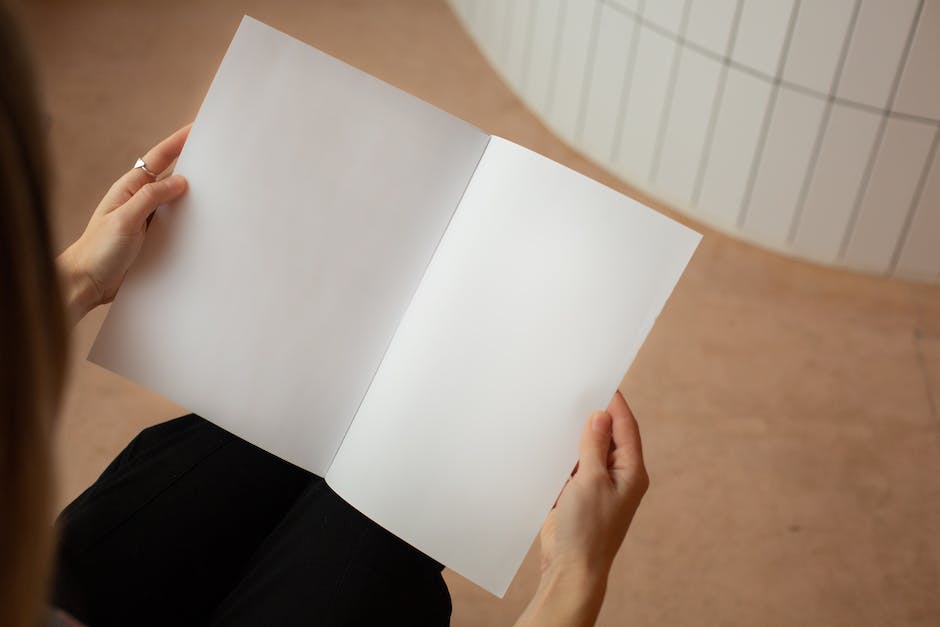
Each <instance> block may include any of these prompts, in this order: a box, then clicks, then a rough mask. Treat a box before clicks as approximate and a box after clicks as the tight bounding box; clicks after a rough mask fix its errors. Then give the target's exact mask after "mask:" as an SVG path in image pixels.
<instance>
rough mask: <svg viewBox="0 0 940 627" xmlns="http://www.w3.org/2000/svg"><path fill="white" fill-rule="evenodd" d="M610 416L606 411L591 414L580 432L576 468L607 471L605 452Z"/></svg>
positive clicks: (607, 446) (609, 436) (608, 446)
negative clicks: (578, 457)
mask: <svg viewBox="0 0 940 627" xmlns="http://www.w3.org/2000/svg"><path fill="white" fill-rule="evenodd" d="M610 438H611V416H610V414H608V413H607V412H606V411H597V412H594V413H593V414H591V417H590V418H588V421H587V423H586V424H585V425H584V431H582V432H581V444H580V446H579V456H580V459H579V460H578V470H579V471H583V470H601V471H603V472H604V473H606V472H607V452H608V451H609V450H610Z"/></svg>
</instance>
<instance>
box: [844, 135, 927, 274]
mask: <svg viewBox="0 0 940 627" xmlns="http://www.w3.org/2000/svg"><path fill="white" fill-rule="evenodd" d="M925 130H926V129H925V128H924V126H923V125H922V124H920V123H918V122H912V121H910V120H900V119H896V120H888V123H887V126H886V127H885V131H884V137H883V138H882V141H881V146H880V147H879V150H878V154H877V157H876V158H875V162H874V167H873V168H872V172H871V176H870V178H869V181H868V185H867V186H866V188H865V195H864V196H863V197H862V202H861V204H860V205H859V208H858V217H857V219H856V221H855V224H854V225H853V228H852V229H851V231H850V232H849V237H848V247H847V248H846V250H845V257H844V259H845V261H846V262H847V263H850V264H852V265H853V266H856V267H859V268H863V269H866V270H870V271H872V272H885V271H887V270H888V267H889V265H890V263H891V256H892V254H893V253H894V249H895V246H896V245H897V242H898V238H899V237H900V236H901V230H902V228H903V226H904V219H905V216H906V215H907V213H908V210H909V208H910V206H911V203H912V202H913V200H914V194H915V192H916V190H917V183H918V181H919V180H920V177H921V173H922V172H923V171H924V167H925V165H926V163H927V156H928V154H929V152H930V146H931V143H932V141H933V133H931V132H925Z"/></svg>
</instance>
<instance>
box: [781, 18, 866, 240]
mask: <svg viewBox="0 0 940 627" xmlns="http://www.w3.org/2000/svg"><path fill="white" fill-rule="evenodd" d="M861 6H862V0H855V6H854V7H853V8H852V15H851V17H850V18H849V25H848V27H847V28H846V29H845V37H844V39H843V40H842V49H841V50H840V52H839V59H838V61H837V62H836V68H835V71H834V72H833V74H832V80H831V81H830V83H829V94H830V98H829V99H828V100H827V101H826V105H825V108H824V109H823V116H822V119H821V120H820V121H819V128H817V129H816V140H815V141H814V142H813V149H812V152H811V153H810V157H809V163H808V164H807V165H806V172H804V173H803V184H802V185H801V186H800V194H799V196H797V198H796V207H795V208H794V210H793V216H792V217H791V218H790V228H789V230H788V231H787V243H788V244H793V242H794V241H795V240H796V233H797V230H798V229H799V227H800V222H801V221H802V219H803V210H804V208H805V206H806V198H807V196H808V195H809V186H810V184H811V183H812V181H813V179H814V178H815V174H816V164H817V163H818V162H819V153H820V152H821V151H822V145H823V139H824V138H825V136H826V132H827V131H828V129H829V118H830V117H831V116H832V107H833V102H834V101H835V93H836V91H837V90H838V89H839V83H840V82H841V81H842V70H843V69H844V68H845V60H846V59H847V58H848V56H849V46H850V44H851V43H852V37H853V36H854V35H855V25H856V23H857V22H858V14H859V10H860V9H861Z"/></svg>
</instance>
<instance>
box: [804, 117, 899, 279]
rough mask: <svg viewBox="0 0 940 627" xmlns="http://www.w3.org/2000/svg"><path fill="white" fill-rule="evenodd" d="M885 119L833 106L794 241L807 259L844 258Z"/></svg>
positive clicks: (830, 259)
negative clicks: (847, 236) (843, 246)
mask: <svg viewBox="0 0 940 627" xmlns="http://www.w3.org/2000/svg"><path fill="white" fill-rule="evenodd" d="M880 121H881V117H880V116H878V115H877V114H874V113H870V112H868V111H861V110H858V109H853V108H850V107H844V106H841V105H835V106H834V107H833V108H832V115H831V116H830V117H829V123H828V125H827V127H826V130H825V135H824V136H823V142H822V146H821V148H820V151H819V159H818V160H817V162H816V168H815V170H814V171H813V173H812V176H811V179H810V183H809V189H808V191H807V194H806V201H805V203H804V205H803V212H802V214H801V217H800V221H799V224H797V231H796V239H795V241H794V242H793V244H794V246H795V248H796V250H798V251H800V252H802V253H803V254H804V255H806V256H809V257H811V258H813V259H816V260H820V261H825V262H827V263H834V262H835V261H836V260H837V259H838V257H839V248H840V246H841V244H842V240H843V238H844V236H845V229H846V227H847V225H848V224H849V220H850V219H851V215H852V210H853V208H854V206H855V199H856V196H857V194H858V190H859V187H860V186H861V185H862V184H863V183H864V180H865V168H866V166H867V163H868V158H869V156H870V155H871V151H872V147H873V146H874V143H875V136H876V135H877V133H878V125H879V123H880Z"/></svg>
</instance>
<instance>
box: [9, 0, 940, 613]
mask: <svg viewBox="0 0 940 627" xmlns="http://www.w3.org/2000/svg"><path fill="white" fill-rule="evenodd" d="M21 4H23V6H21V7H20V8H21V9H22V11H21V12H22V23H23V26H24V29H25V30H26V32H27V34H28V37H29V39H30V40H31V42H32V44H33V46H34V48H35V51H36V56H37V64H38V67H39V71H40V74H41V78H42V85H43V89H44V92H45V101H46V104H45V106H46V108H47V110H48V113H49V116H50V119H51V123H50V143H51V153H52V161H53V165H54V168H55V172H56V176H57V180H56V184H55V203H56V208H57V215H56V218H57V223H56V231H57V233H56V235H57V238H58V241H59V242H60V243H61V244H62V245H64V244H65V243H67V242H68V241H70V240H71V239H73V238H74V237H76V236H77V235H78V234H79V233H80V231H81V228H82V227H83V225H84V223H85V221H86V220H87V217H88V215H89V214H90V212H91V211H92V209H93V207H94V206H95V204H96V203H97V201H98V199H99V197H100V196H101V194H102V193H103V192H104V190H105V189H106V188H107V187H108V185H109V184H110V183H111V182H112V181H113V180H114V179H115V178H116V177H117V176H119V175H120V174H121V173H122V172H123V171H124V170H125V169H127V168H128V167H129V166H130V165H131V164H132V163H133V162H134V159H135V158H136V157H137V156H138V154H139V153H142V152H143V151H144V150H145V149H146V148H147V147H149V146H150V145H151V144H152V143H154V142H155V141H156V140H158V139H160V138H161V137H163V136H164V135H166V134H167V133H168V132H170V131H171V130H173V129H175V128H176V127H178V126H180V125H181V124H182V123H184V122H185V121H187V120H190V119H192V117H193V116H194V114H195V112H196V110H197V109H198V106H199V103H200V101H201V99H202V97H203V95H204V93H205V91H206V89H207V87H208V85H209V81H210V80H211V78H212V76H213V73H214V71H215V69H216V67H217V64H218V62H219V60H220V59H221V57H222V55H223V53H224V51H225V47H226V45H227V44H228V41H229V40H230V38H231V36H232V34H233V32H234V30H235V27H236V25H237V24H238V21H239V19H240V17H241V15H242V14H243V13H249V14H251V15H253V16H255V17H257V18H259V19H261V20H263V21H265V22H268V23H270V24H271V25H273V26H275V27H277V28H280V29H282V30H285V31H287V32H288V33H290V34H292V35H295V36H297V37H299V38H300V39H302V40H304V41H306V42H309V43H312V44H314V45H316V46H318V47H320V48H322V49H323V50H325V51H327V52H329V53H331V54H333V55H335V56H337V57H339V58H341V59H344V60H346V61H348V62H350V63H352V64H354V65H356V66H358V67H360V68H363V69H365V70H366V71H368V72H370V73H372V74H375V75H376V76H379V77H381V78H383V79H385V80H387V81H388V82H390V83H393V84H395V85H398V86H400V87H402V88H404V89H406V90H408V91H410V92H412V93H414V94H416V95H418V96H420V97H422V98H424V99H426V100H428V101H430V102H432V103H434V104H436V105H438V106H440V107H442V108H443V109H445V110H448V111H450V112H452V113H454V114H456V115H458V116H460V117H462V118H464V119H466V120H468V121H470V122H472V123H474V124H476V125H478V126H480V127H481V128H483V129H485V130H487V131H489V132H492V133H495V134H499V135H503V136H505V137H508V138H510V139H512V140H514V141H516V142H519V143H521V144H523V145H526V146H529V147H531V148H533V149H535V150H537V151H539V152H542V153H544V154H546V155H548V156H550V157H551V158H553V159H556V160H558V161H560V162H562V163H566V164H568V165H569V166H571V167H573V168H575V169H577V170H580V171H582V172H584V173H586V174H588V175H589V176H592V177H594V178H596V179H598V180H601V181H603V182H605V183H607V184H608V185H611V186H613V187H616V188H619V189H621V190H624V191H626V192H627V193H632V194H634V195H637V196H638V197H640V198H641V199H642V194H637V193H636V192H635V190H630V189H629V188H627V187H626V186H625V185H623V184H621V183H619V182H618V181H616V180H615V179H614V178H612V177H611V176H610V175H609V174H607V173H606V172H604V171H602V170H601V169H599V168H597V167H596V166H594V165H592V164H591V163H590V162H589V161H587V160H586V159H585V158H584V157H582V156H580V155H579V154H577V153H575V152H574V151H572V150H571V149H569V148H568V147H566V146H565V145H564V144H562V143H561V142H560V141H559V140H558V139H556V138H555V137H554V136H553V135H552V134H551V133H549V132H548V131H547V130H546V129H545V128H544V127H543V126H542V125H541V124H540V123H539V122H538V121H537V120H536V119H535V118H534V117H533V116H532V115H531V114H530V113H529V112H528V111H527V110H526V109H525V108H524V107H523V106H522V104H521V103H520V102H519V100H518V99H516V98H515V97H514V96H513V94H512V93H511V92H510V91H508V89H507V88H506V87H505V86H504V85H503V84H502V83H501V82H500V80H499V79H498V77H497V76H496V74H495V73H494V72H493V71H492V70H491V69H490V68H489V67H488V66H487V64H486V63H485V61H484V60H483V58H482V56H481V55H480V54H479V52H478V51H477V49H476V48H475V47H474V45H473V43H472V42H471V40H470V39H469V38H468V37H467V35H466V34H465V33H464V32H463V31H462V30H461V28H460V26H459V24H458V23H457V21H456V19H455V18H454V16H453V14H452V13H451V11H450V10H449V9H448V8H447V6H446V5H444V4H443V2H441V1H432V0H424V1H422V0H408V1H391V0H387V1H371V2H367V1H365V0H356V1H351V0H332V1H322V2H300V1H287V0H284V1H277V2H274V1H266V2H265V1H261V0H257V1H255V2H226V1H224V0H206V1H203V2H198V3H196V2H186V1H182V0H177V1H174V2H159V3H158V2H137V3H128V2H83V3H77V2H68V3H66V2H51V1H44V2H32V3H29V4H28V5H26V3H25V2H23V1H22V0H21ZM699 228H701V227H699ZM938 245H940V241H938ZM104 314H105V311H103V310H101V311H96V312H94V313H93V314H92V315H90V316H89V317H88V318H87V319H86V320H85V321H83V322H82V323H81V324H80V325H79V326H78V328H77V330H76V334H75V335H76V339H75V346H76V351H75V352H76V357H75V366H74V369H73V376H72V386H71V390H70V393H69V394H68V398H67V402H66V404H65V407H64V411H63V413H62V425H61V429H60V432H59V450H60V454H61V457H60V459H61V464H60V476H61V489H60V495H59V502H60V503H62V504H64V503H66V502H67V501H68V500H70V499H71V498H72V497H74V496H75V495H76V494H77V493H78V492H79V491H80V490H81V489H82V488H83V487H85V486H86V485H87V484H89V483H90V482H91V481H92V480H93V479H94V478H95V477H96V476H97V474H98V473H99V472H100V471H101V470H102V469H103V468H104V466H105V465H106V463H107V462H108V461H109V460H110V459H111V457H112V456H113V455H114V454H115V453H116V452H117V451H118V450H119V449H120V448H121V447H123V446H124V444H126V443H127V441H129V440H130V439H131V437H133V435H134V434H136V433H137V431H138V430H139V429H140V428H142V427H144V426H146V425H149V424H152V423H155V422H158V421H162V420H164V419H167V418H170V417H172V416H175V415H177V414H178V413H180V412H181V411H182V410H181V409H180V408H178V407H175V406H174V405H173V404H172V403H170V402H168V401H166V400H163V399H160V398H158V397H156V396H154V395H153V394H151V393H148V392H147V391H145V390H143V389H140V388H139V387H136V386H134V385H133V384H130V383H128V382H126V381H123V380H121V379H119V378H118V377H116V376H114V375H111V374H109V373H107V372H105V371H103V370H101V369H99V368H97V367H95V366H92V365H90V364H88V363H85V362H84V361H83V359H82V358H83V356H84V355H85V353H86V352H87V349H88V347H89V346H90V344H91V341H92V339H93V338H94V336H95V333H96V331H97V328H98V326H99V324H100V323H101V320H102V319H103V316H104ZM154 332H159V329H155V330H154ZM623 389H624V390H625V391H626V392H627V396H628V398H629V399H630V402H631V403H632V405H633V407H634V409H635V411H636V413H637V415H638V417H639V420H640V422H641V427H642V430H643V436H644V442H645V447H646V451H647V459H648V464H649V468H650V474H651V476H652V489H651V490H650V492H649V494H648V496H647V498H646V500H645V501H644V503H643V506H642V507H641V508H640V512H639V514H638V516H637V518H636V521H635V523H634V527H633V529H632V531H631V532H630V534H629V536H628V538H627V541H626V543H625V544H624V547H623V549H622V551H621V553H620V555H619V557H618V559H617V561H616V563H615V567H614V570H613V573H612V575H611V579H610V586H609V589H608V594H607V601H606V604H605V606H604V610H603V612H602V614H601V618H600V621H599V624H600V625H627V624H629V625H690V624H696V625H701V624H705V625H715V624H727V625H860V626H861V625H937V624H940V480H938V477H940V415H938V404H940V288H937V287H928V286H922V285H913V284H905V283H900V282H895V281H888V280H883V279H878V278H871V277H864V276H858V275H852V274H847V273H845V272H841V271H833V270H830V269H826V268H821V267H817V266H813V265H810V264H806V263H802V262H798V261H793V260H790V259H785V258H782V257H779V256H777V255H774V254H770V253H766V252H763V251H761V250H758V249H756V248H754V247H751V246H748V245H745V244H741V243H738V242H735V241H733V240H731V239H728V238H727V237H724V236H722V235H720V234H716V233H714V232H711V231H708V230H706V236H705V239H704V241H703V243H702V246H701V247H700V249H699V251H698V253H697V254H696V256H695V258H694V259H693V261H692V264H691V265H690V266H689V269H688V272H687V273H686V275H685V277H684V278H683V279H682V281H681V282H680V284H679V286H678V288H677V289H676V291H675V293H674V295H673V297H672V299H671V301H670V302H669V303H668V304H667V306H666V310H665V311H664V313H663V315H662V317H661V318H660V320H659V323H658V324H657V326H656V328H655V329H654V330H653V332H652V334H651V335H650V338H649V340H648V341H647V343H646V345H645V346H644V348H643V350H642V351H641V353H640V355H639V357H638V359H637V361H636V362H635V363H634V365H633V367H632V369H631V371H630V372H629V374H628V375H627V377H626V379H625V381H624V386H623ZM536 558H537V547H536V548H534V550H533V551H532V552H531V553H530V555H529V558H528V559H527V560H526V562H525V564H524V566H523V568H522V570H521V572H520V573H519V575H518V577H517V578H516V580H515V583H514V584H513V586H512V588H511V589H510V591H509V593H508V595H507V596H506V598H505V599H504V600H502V601H500V600H498V599H495V598H493V597H491V596H490V595H488V594H487V593H485V592H483V591H481V590H479V589H477V588H476V587H474V586H473V585H472V584H469V583H468V582H466V581H464V580H462V579H461V578H460V577H459V576H456V575H454V574H452V573H450V574H448V575H447V579H448V583H449V584H450V587H451V591H452V594H453V599H454V617H453V624H454V625H501V624H509V623H511V622H512V620H513V619H514V618H515V617H516V616H517V615H518V613H519V612H520V610H521V608H522V607H523V606H524V604H525V603H526V602H527V600H528V598H529V597H530V595H531V593H532V590H533V588H534V586H535V585H536V582H537V577H538V564H537V559H536Z"/></svg>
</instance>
